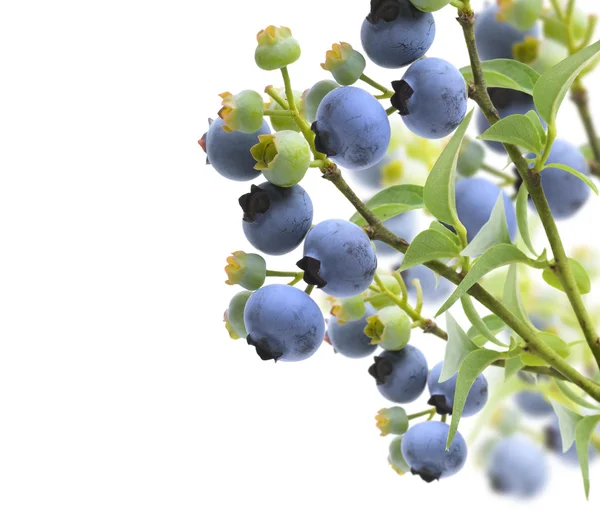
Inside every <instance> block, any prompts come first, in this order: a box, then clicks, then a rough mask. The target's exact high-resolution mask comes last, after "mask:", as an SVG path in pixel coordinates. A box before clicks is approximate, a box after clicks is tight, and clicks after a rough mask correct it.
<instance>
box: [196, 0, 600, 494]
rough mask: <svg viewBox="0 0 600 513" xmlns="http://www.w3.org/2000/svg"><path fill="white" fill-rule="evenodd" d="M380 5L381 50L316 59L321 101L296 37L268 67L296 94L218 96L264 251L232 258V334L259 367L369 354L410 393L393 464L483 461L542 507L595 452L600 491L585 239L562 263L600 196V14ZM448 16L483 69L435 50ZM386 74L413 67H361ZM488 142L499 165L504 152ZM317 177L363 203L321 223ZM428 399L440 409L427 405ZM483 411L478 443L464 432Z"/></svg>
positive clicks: (382, 379)
mask: <svg viewBox="0 0 600 513" xmlns="http://www.w3.org/2000/svg"><path fill="white" fill-rule="evenodd" d="M365 4H366V5H365V11H366V12H365V14H366V16H365V18H364V20H362V28H361V29H360V40H361V42H362V50H363V51H364V53H365V55H363V54H362V53H361V52H360V51H359V50H358V49H356V48H353V47H352V46H351V45H349V44H348V43H344V42H340V43H335V44H333V46H332V47H331V49H329V50H327V51H326V53H325V62H324V63H323V64H322V65H321V67H322V68H323V70H324V71H325V72H328V73H330V75H329V76H327V75H325V76H324V77H323V79H322V80H321V81H319V82H317V83H316V84H314V85H313V86H312V87H310V88H309V89H307V90H306V91H305V92H304V93H302V92H300V91H299V90H296V89H293V87H292V82H291V77H290V73H289V70H290V69H291V66H292V65H293V64H294V63H295V62H296V61H297V60H298V58H299V57H300V54H301V47H300V44H299V42H298V41H297V40H296V39H295V38H294V37H293V34H292V31H291V30H290V29H289V28H286V27H275V26H269V27H267V28H266V29H264V30H262V31H260V32H259V33H258V36H257V43H258V44H257V47H256V53H255V60H256V64H257V65H258V66H259V67H260V68H261V69H263V70H265V71H268V72H270V73H275V74H277V75H278V76H279V77H280V78H281V81H282V86H281V87H280V88H276V87H274V86H268V87H266V89H265V91H264V93H265V95H266V96H267V97H268V101H267V102H265V98H264V97H263V95H262V94H260V93H258V92H256V91H249V90H243V91H241V92H239V93H237V94H231V93H223V94H221V95H220V96H221V99H222V106H221V109H220V110H219V111H218V118H217V119H216V120H215V121H211V122H210V127H209V129H208V131H207V133H206V134H205V135H204V136H203V137H202V138H201V139H200V141H199V143H200V146H201V147H202V149H203V150H204V152H205V153H206V157H207V162H208V163H209V164H211V165H212V167H213V168H214V169H215V170H216V171H217V172H218V173H219V174H221V175H222V176H223V177H224V178H226V179H229V180H235V181H251V180H255V179H257V178H258V177H259V176H260V182H259V183H258V184H252V185H251V186H250V188H249V192H247V193H246V194H244V195H242V196H241V197H240V198H239V200H238V203H239V206H240V207H241V217H242V224H243V231H244V234H245V236H246V238H247V241H248V243H249V244H250V245H251V246H253V247H254V248H255V249H256V250H257V251H258V252H259V253H261V254H254V253H251V254H248V253H245V252H242V251H235V252H234V253H233V254H232V255H231V256H230V257H229V258H228V259H227V267H226V269H225V270H226V272H227V277H228V279H227V282H226V283H228V284H229V285H238V286H240V287H242V288H243V289H244V290H242V291H239V292H237V294H235V295H234V296H233V298H232V300H231V302H230V304H229V306H228V308H227V310H226V312H225V325H226V327H227V330H228V332H229V335H230V336H231V338H233V339H246V341H247V343H248V345H249V346H251V347H252V348H253V349H254V350H256V353H257V354H258V356H259V357H260V358H261V359H262V360H273V361H275V362H278V361H280V362H298V361H302V360H305V359H307V358H310V357H311V356H312V355H314V354H315V353H316V352H317V351H325V350H334V351H335V352H336V353H338V354H339V355H340V357H341V358H343V357H347V358H353V359H364V360H365V362H366V361H368V363H365V367H364V371H365V372H368V373H369V374H370V375H371V377H372V378H373V380H374V386H376V387H377V390H378V391H379V393H380V394H381V396H382V399H385V400H387V401H388V402H391V403H393V404H392V405H391V406H388V407H384V408H382V409H381V410H379V412H378V413H377V415H376V426H377V428H379V430H380V433H381V435H382V436H385V435H390V434H392V435H395V438H394V439H393V440H392V442H391V444H390V446H389V456H388V461H389V463H390V464H391V466H392V468H393V469H394V470H395V471H396V472H397V473H398V474H401V475H402V474H407V473H411V474H413V475H415V476H419V477H421V478H422V479H423V480H425V481H427V482H432V481H436V480H439V479H445V478H449V477H451V476H454V475H455V474H457V473H459V472H460V470H461V469H462V468H463V466H464V465H465V463H466V462H467V460H468V458H469V453H470V452H473V454H475V455H476V456H477V457H476V458H475V460H476V461H477V462H479V464H482V465H483V466H484V473H485V475H486V476H487V478H488V480H489V484H490V487H491V488H492V489H493V490H494V491H496V492H498V493H501V494H505V495H512V496H515V497H523V498H527V497H533V496H536V495H537V494H539V493H541V492H542V491H543V490H544V487H545V485H546V483H547V482H548V480H549V479H550V467H549V465H548V460H549V458H551V457H554V456H553V455H556V456H558V459H559V460H560V461H562V462H565V463H567V464H572V463H573V462H578V464H579V467H580V469H581V473H582V476H583V483H584V490H585V493H586V495H589V491H590V461H591V460H593V459H594V458H595V457H596V453H597V452H598V451H600V430H599V428H598V425H599V424H600V372H599V365H600V337H599V334H598V331H597V329H596V325H595V324H596V323H595V322H594V321H595V318H597V316H598V312H597V311H594V310H593V308H592V307H590V305H588V304H586V302H585V301H584V296H586V295H587V294H589V292H590V291H591V287H592V281H593V279H594V278H595V277H596V276H597V275H598V274H599V273H598V264H597V258H596V255H595V254H593V253H592V252H591V250H588V249H586V248H580V249H576V250H574V251H573V254H572V255H571V256H568V255H567V253H566V250H565V246H564V244H563V241H562V239H561V235H560V233H559V230H558V227H557V223H556V220H569V219H572V218H574V216H576V214H577V213H578V212H579V210H580V209H581V208H582V207H583V206H584V205H585V204H586V203H587V202H589V201H596V198H595V195H597V194H598V189H597V187H596V185H595V183H594V179H595V178H596V177H599V176H600V139H598V136H597V134H596V129H595V126H594V122H593V119H592V116H591V113H590V106H589V100H588V94H587V91H586V88H585V78H586V76H587V75H588V74H589V73H592V72H593V71H594V68H595V66H596V64H597V63H598V62H600V41H597V42H594V31H595V25H596V16H595V15H593V14H591V15H587V14H586V13H583V12H581V11H580V10H578V9H577V7H576V5H575V1H574V0H565V1H561V0H551V1H550V2H549V3H547V2H544V1H543V0H502V1H500V0H498V2H494V3H493V4H492V5H489V6H488V7H485V8H483V9H482V10H481V11H480V12H474V11H473V8H472V6H471V4H470V0H410V1H409V0H371V2H370V5H368V4H367V2H365ZM440 9H452V10H454V11H455V12H456V19H457V21H458V23H459V24H460V26H461V27H462V31H463V35H464V41H465V44H466V48H467V50H468V54H469V60H470V62H469V63H468V64H467V63H457V64H460V65H461V66H460V67H457V66H456V65H455V64H453V63H450V62H447V61H445V60H443V59H440V58H438V57H435V56H430V55H426V54H427V52H428V51H429V49H430V47H431V45H432V43H433V41H434V39H435V34H436V30H435V20H434V16H433V15H432V14H431V12H432V11H437V10H440ZM357 21H359V22H360V21H361V20H357ZM372 65H375V66H380V67H384V68H388V69H394V70H398V71H397V73H398V75H397V80H394V81H393V82H391V84H390V85H389V87H387V86H384V85H381V84H380V83H378V82H376V81H375V80H374V79H373V78H370V77H369V76H367V75H366V74H365V72H366V69H367V67H368V66H369V67H371V66H372ZM403 68H404V70H402V69H403ZM271 79H272V77H271V78H270V79H269V80H271ZM567 95H570V99H571V100H572V105H573V106H574V108H575V109H577V112H578V113H579V116H580V118H581V121H582V123H583V126H584V128H585V131H586V134H587V135H588V141H586V142H583V141H582V142H581V143H582V144H581V146H579V147H578V146H577V145H574V144H572V143H570V142H567V141H566V140H565V138H566V137H567V136H568V134H567V133H564V132H563V133H561V130H560V128H559V126H558V124H557V114H558V111H559V109H560V108H562V106H563V104H565V103H566V102H565V98H566V97H567ZM474 117H475V120H474V119H473V118H474ZM394 118H395V119H398V120H402V122H403V125H404V127H405V128H404V129H402V130H401V131H399V132H398V130H396V129H395V128H393V124H391V123H390V119H394ZM470 124H473V127H472V129H473V132H475V133H476V134H478V135H477V137H476V138H473V137H472V136H468V135H467V133H468V132H469V133H471V132H470V130H469V127H470ZM399 147H401V148H402V151H401V152H400V153H399V152H398V148H399ZM489 150H492V151H494V152H498V153H500V154H502V155H503V158H504V159H505V162H507V165H506V166H505V167H504V169H501V168H498V167H494V166H492V165H490V164H488V162H487V161H486V158H487V157H488V153H487V152H488V151H489ZM409 161H412V162H420V164H421V165H423V166H425V167H426V169H427V175H426V179H424V180H423V183H420V184H415V183H412V181H411V180H410V179H409V177H407V175H406V173H405V170H406V167H407V166H409V165H412V164H409ZM307 173H321V174H322V177H323V178H324V179H325V181H327V182H329V183H330V185H331V190H332V192H333V188H336V189H337V190H338V191H339V192H340V193H341V194H342V195H343V196H345V197H346V198H347V199H348V201H349V202H350V203H351V204H352V206H353V207H354V209H355V211H356V212H355V214H354V215H353V216H352V217H351V218H350V219H327V220H325V221H322V222H320V223H318V224H316V225H313V211H314V210H315V209H318V208H319V205H317V204H314V205H313V202H312V201H311V198H310V191H308V190H305V189H304V188H303V187H302V186H301V185H300V183H301V182H302V179H303V178H304V177H305V175H306V174H307ZM261 175H262V176H261ZM346 177H347V178H348V181H347V180H346ZM265 180H266V181H265ZM350 183H356V184H359V185H360V186H362V187H364V188H366V189H368V190H369V191H370V192H371V197H369V198H368V199H367V200H366V201H363V200H362V199H361V198H360V197H359V196H358V195H357V193H356V192H355V191H354V190H353V188H352V187H351V185H350ZM323 187H328V185H323ZM224 201H228V200H227V199H224ZM233 202H234V200H233V199H232V200H231V204H232V205H233ZM419 226H427V228H425V229H421V230H420V229H419ZM536 230H538V231H539V232H540V233H539V235H543V236H544V237H537V238H534V237H533V234H534V232H535V231H536ZM542 232H543V233H542ZM590 233H593V232H590ZM534 240H536V244H534ZM540 240H541V242H539V241H540ZM296 248H298V249H299V251H300V250H301V251H302V258H301V259H300V260H298V261H297V263H296V268H294V269H290V270H289V271H275V270H272V269H271V268H270V267H269V264H268V257H269V256H271V255H285V254H288V253H290V252H291V251H293V250H295V249H296ZM378 257H379V260H378ZM387 260H389V261H390V262H389V264H386V262H387ZM386 266H387V269H386ZM282 279H285V280H286V281H287V283H273V282H272V281H273V280H282ZM536 279H537V280H538V281H537V282H536V281H535V280H536ZM532 283H535V286H532ZM315 289H320V290H321V292H323V293H325V295H326V297H325V295H323V296H322V297H319V296H318V292H317V291H316V290H315ZM325 305H329V306H325ZM424 305H425V306H428V307H429V306H431V305H433V306H435V307H436V308H437V313H436V314H435V315H434V316H426V315H425V314H424ZM450 309H453V311H454V315H453V314H452V313H450ZM327 310H329V315H328V316H324V314H323V312H325V311H327ZM440 316H443V317H442V318H441V319H440V321H437V320H436V319H437V318H440ZM457 319H459V320H457ZM415 331H417V332H421V333H423V334H425V335H424V336H423V337H421V338H422V339H424V340H426V339H427V338H431V339H433V338H438V339H440V340H441V341H443V342H444V343H445V355H444V359H443V361H441V362H439V363H436V364H435V365H431V363H430V362H427V360H426V358H425V356H424V354H423V352H422V351H421V350H420V349H419V348H418V347H417V345H418V344H417V342H419V343H420V340H419V341H418V340H416V337H414V336H411V335H414V332H415ZM323 342H325V344H323ZM284 365H286V364H284ZM491 367H496V368H497V369H496V371H497V372H496V379H490V372H488V370H489V368H491ZM499 374H500V375H501V379H498V375H499ZM486 375H487V377H486ZM426 390H427V392H426ZM419 398H422V399H425V400H426V401H427V404H428V406H429V407H428V408H427V409H425V410H422V411H412V409H413V408H414V406H411V405H414V403H415V402H416V401H417V400H418V399H419ZM427 398H428V399H427ZM399 405H402V406H399ZM468 416H472V417H473V418H474V419H475V427H474V434H473V436H472V437H471V439H470V440H469V443H468V444H467V441H466V440H465V438H464V437H463V435H462V434H461V432H460V431H459V428H460V422H461V418H462V417H468ZM485 437H487V438H485Z"/></svg>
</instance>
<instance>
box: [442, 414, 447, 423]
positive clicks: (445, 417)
mask: <svg viewBox="0 0 600 513" xmlns="http://www.w3.org/2000/svg"><path fill="white" fill-rule="evenodd" d="M447 419H448V415H442V416H441V418H440V420H441V421H442V422H444V423H445V422H446V420H447Z"/></svg>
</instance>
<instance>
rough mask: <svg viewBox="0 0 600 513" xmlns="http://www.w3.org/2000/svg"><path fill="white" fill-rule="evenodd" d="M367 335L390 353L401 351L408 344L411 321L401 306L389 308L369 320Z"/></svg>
mask: <svg viewBox="0 0 600 513" xmlns="http://www.w3.org/2000/svg"><path fill="white" fill-rule="evenodd" d="M365 334H366V335H367V336H368V337H371V339H372V340H373V342H372V343H373V344H378V345H380V346H381V347H383V348H384V349H387V350H388V351H399V350H400V349H402V348H403V347H405V346H406V344H408V342H409V340H410V334H411V321H410V319H409V317H408V315H406V313H405V312H404V311H402V310H401V309H400V307H399V306H397V305H393V306H387V307H385V308H383V309H382V310H380V311H379V312H377V314H376V315H373V316H372V317H369V318H368V319H367V327H366V328H365Z"/></svg>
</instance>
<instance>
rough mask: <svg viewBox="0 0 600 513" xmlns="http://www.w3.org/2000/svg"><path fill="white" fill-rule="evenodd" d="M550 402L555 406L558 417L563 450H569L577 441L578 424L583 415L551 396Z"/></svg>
mask: <svg viewBox="0 0 600 513" xmlns="http://www.w3.org/2000/svg"><path fill="white" fill-rule="evenodd" d="M550 404H552V408H554V412H555V413H556V416H557V417H558V427H559V428H560V437H561V439H562V449H563V452H567V451H568V450H569V449H570V448H571V446H572V445H573V442H574V441H575V431H576V429H577V424H578V423H579V421H580V420H581V419H582V417H581V415H579V414H578V413H575V412H574V411H572V410H570V409H569V408H567V407H566V406H564V405H563V404H561V403H559V402H558V401H556V400H555V399H552V398H550Z"/></svg>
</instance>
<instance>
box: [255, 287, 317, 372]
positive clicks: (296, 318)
mask: <svg viewBox="0 0 600 513" xmlns="http://www.w3.org/2000/svg"><path fill="white" fill-rule="evenodd" d="M244 324H245V326H246V331H247V332H248V337H247V340H248V344H250V345H252V346H254V347H255V348H256V352H257V354H258V355H259V356H260V357H261V359H263V360H275V361H279V360H281V361H285V362H298V361H300V360H305V359H306V358H308V357H309V356H312V355H313V354H314V353H315V352H316V350H317V349H318V348H319V346H320V345H321V343H322V342H323V337H324V336H325V321H324V319H323V314H322V313H321V310H320V308H319V307H318V305H317V304H316V303H315V302H314V301H313V300H312V299H311V297H310V296H309V295H308V294H306V293H305V292H303V291H302V290H299V289H297V288H294V287H290V286H289V285H267V286H266V287H263V288H261V289H258V290H257V291H256V292H255V293H254V294H252V296H251V297H250V299H249V300H248V302H247V303H246V308H245V309H244Z"/></svg>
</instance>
